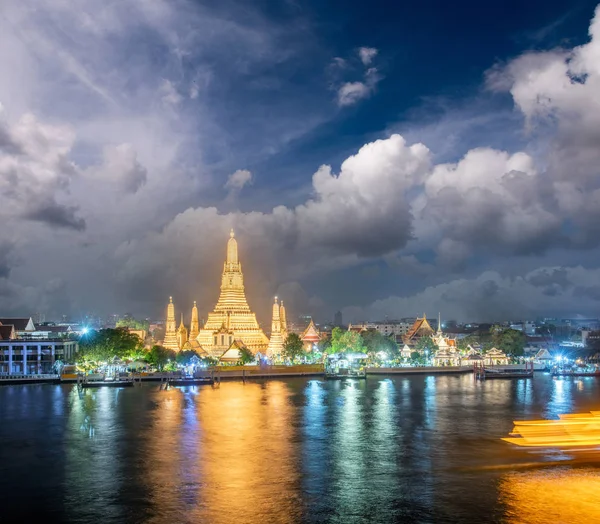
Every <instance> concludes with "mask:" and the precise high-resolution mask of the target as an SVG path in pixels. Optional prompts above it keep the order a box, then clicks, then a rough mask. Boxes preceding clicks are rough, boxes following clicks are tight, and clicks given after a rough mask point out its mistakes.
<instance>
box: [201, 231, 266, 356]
mask: <svg viewBox="0 0 600 524" xmlns="http://www.w3.org/2000/svg"><path fill="white" fill-rule="evenodd" d="M222 327H224V328H225V331H228V333H221V328H222ZM221 336H223V337H227V340H225V339H221ZM230 338H232V339H235V340H238V341H240V342H241V343H243V344H244V345H245V346H246V347H248V348H249V349H250V350H251V351H252V352H253V353H256V352H258V351H261V352H263V354H264V351H265V350H266V349H267V346H268V344H269V339H268V338H267V337H266V336H265V334H264V333H263V331H262V329H261V328H260V326H259V325H258V322H257V320H256V316H255V314H254V313H253V312H252V311H251V310H250V307H249V306H248V302H247V300H246V293H245V290H244V275H243V273H242V264H241V263H240V261H239V258H238V246H237V240H236V238H235V233H234V231H233V230H231V232H230V233H229V239H228V240H227V258H226V260H225V263H224V264H223V273H222V275H221V293H220V295H219V300H218V301H217V304H216V306H215V309H214V310H213V311H212V312H210V313H209V314H208V318H207V320H206V322H205V324H204V327H203V328H202V329H200V330H199V333H198V336H197V337H196V341H197V342H198V344H199V346H200V347H201V348H202V349H203V350H204V351H206V352H207V353H208V354H210V355H211V356H213V357H216V358H219V357H221V355H222V354H223V351H224V350H223V347H224V345H225V342H227V344H226V345H227V347H229V345H230V344H231V342H232V340H229V339H230Z"/></svg>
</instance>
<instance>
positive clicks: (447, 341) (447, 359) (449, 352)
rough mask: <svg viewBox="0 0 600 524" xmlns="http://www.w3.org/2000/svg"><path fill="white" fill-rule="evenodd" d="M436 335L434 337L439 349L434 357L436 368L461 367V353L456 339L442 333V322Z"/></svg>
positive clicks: (439, 323) (439, 322)
mask: <svg viewBox="0 0 600 524" xmlns="http://www.w3.org/2000/svg"><path fill="white" fill-rule="evenodd" d="M437 325H438V327H437V332H436V334H435V335H434V336H433V337H432V340H433V342H434V343H435V345H436V346H437V347H438V349H437V350H436V352H435V353H434V355H433V365H434V366H459V365H460V353H459V351H458V348H457V346H456V339H453V338H449V337H447V336H445V335H444V333H443V332H442V322H441V320H438V324H437Z"/></svg>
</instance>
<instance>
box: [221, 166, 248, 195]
mask: <svg viewBox="0 0 600 524" xmlns="http://www.w3.org/2000/svg"><path fill="white" fill-rule="evenodd" d="M247 184H252V173H251V172H250V171H248V170H247V169H238V170H237V171H235V172H234V173H232V174H231V175H229V177H228V178H227V182H225V186H224V187H225V189H228V190H229V191H230V192H239V191H241V190H242V188H243V187H244V186H246V185H247Z"/></svg>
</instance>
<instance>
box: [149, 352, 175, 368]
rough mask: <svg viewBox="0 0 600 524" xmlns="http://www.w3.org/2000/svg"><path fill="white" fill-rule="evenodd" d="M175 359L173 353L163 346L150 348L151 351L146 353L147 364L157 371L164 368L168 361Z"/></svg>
mask: <svg viewBox="0 0 600 524" xmlns="http://www.w3.org/2000/svg"><path fill="white" fill-rule="evenodd" d="M175 359H176V354H175V351H173V350H172V349H167V348H165V347H163V346H152V349H151V350H150V351H149V352H148V362H150V364H152V365H153V366H154V367H155V368H156V369H158V370H159V371H162V370H163V369H164V368H165V366H166V365H167V364H168V363H169V360H171V361H174V360H175Z"/></svg>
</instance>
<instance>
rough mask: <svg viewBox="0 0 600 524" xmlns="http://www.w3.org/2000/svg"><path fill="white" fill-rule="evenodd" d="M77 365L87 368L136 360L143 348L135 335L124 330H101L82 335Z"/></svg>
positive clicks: (141, 353)
mask: <svg viewBox="0 0 600 524" xmlns="http://www.w3.org/2000/svg"><path fill="white" fill-rule="evenodd" d="M79 348H80V351H79V354H78V359H77V360H78V363H81V364H85V365H87V366H88V367H89V366H93V365H94V364H99V363H102V362H110V361H113V360H115V359H117V360H136V359H138V358H139V357H140V356H141V355H143V354H145V353H144V352H143V349H144V346H143V344H142V342H141V340H140V339H139V338H138V336H137V335H135V334H133V333H129V332H128V331H127V330H126V329H123V328H116V329H101V330H100V331H92V332H91V333H88V334H87V335H83V336H82V337H81V338H80V340H79Z"/></svg>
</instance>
